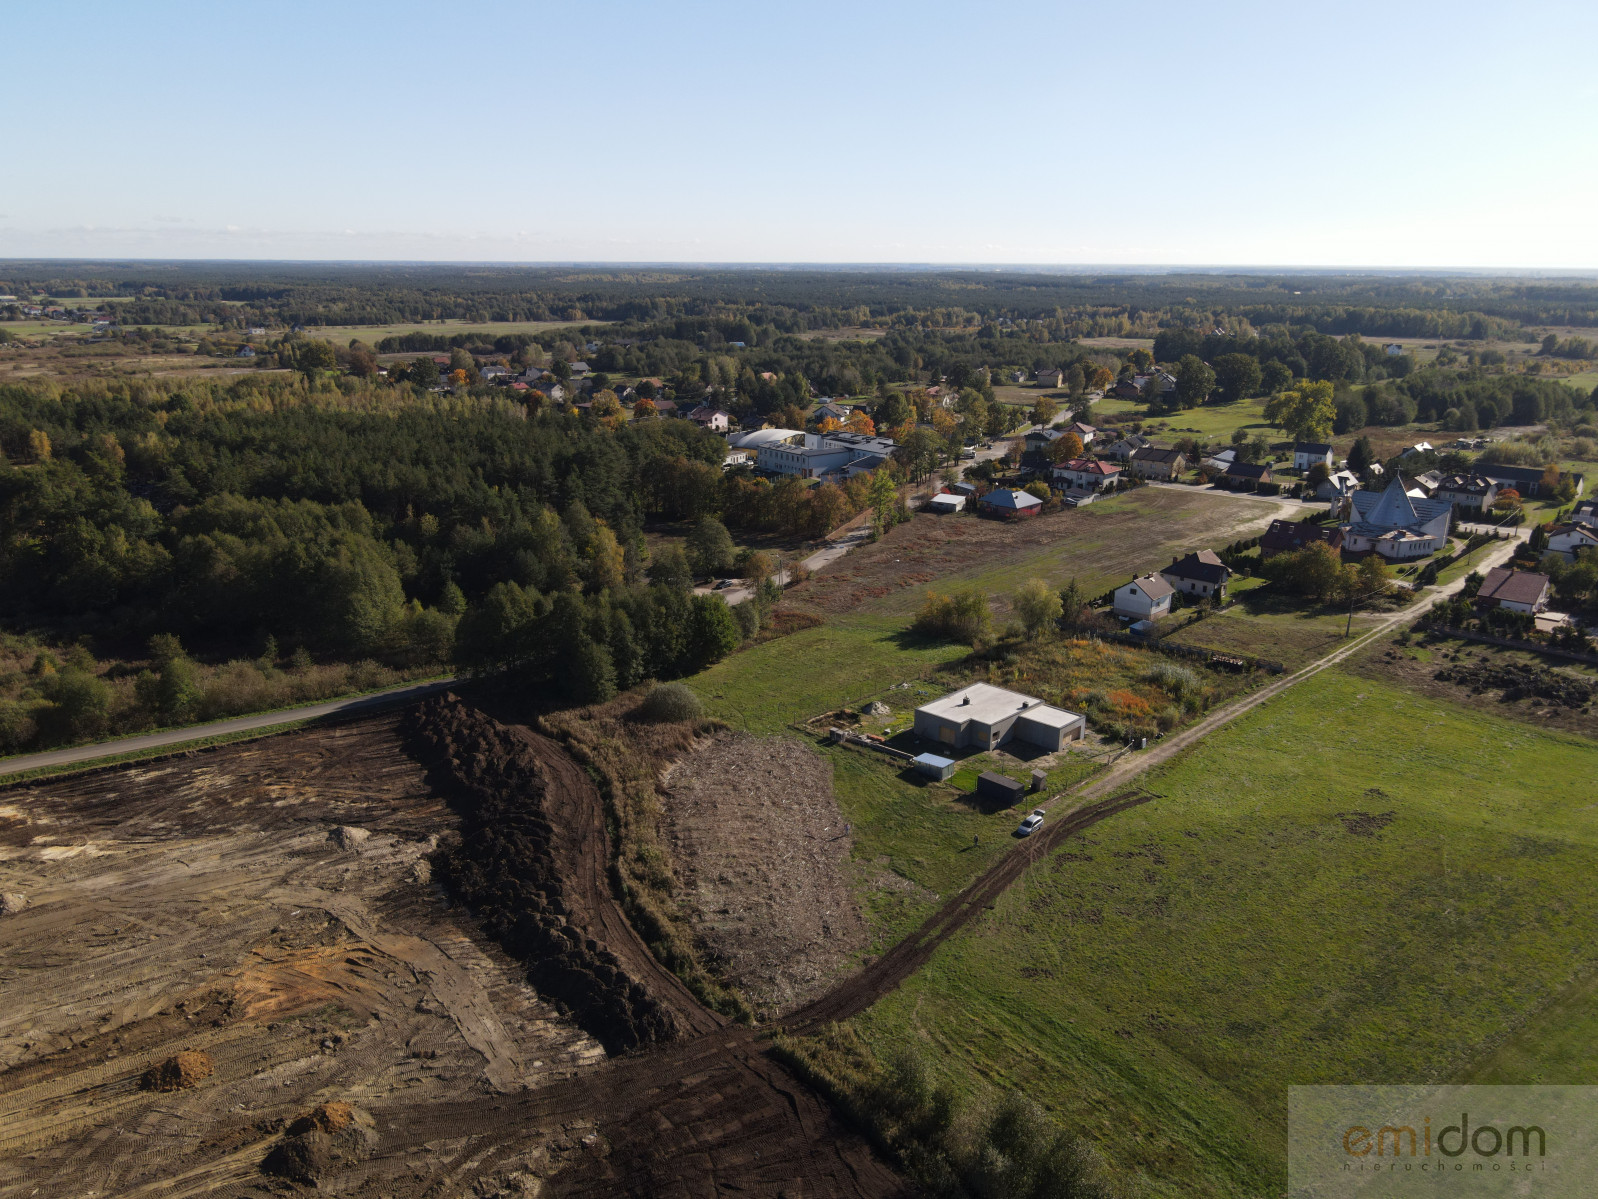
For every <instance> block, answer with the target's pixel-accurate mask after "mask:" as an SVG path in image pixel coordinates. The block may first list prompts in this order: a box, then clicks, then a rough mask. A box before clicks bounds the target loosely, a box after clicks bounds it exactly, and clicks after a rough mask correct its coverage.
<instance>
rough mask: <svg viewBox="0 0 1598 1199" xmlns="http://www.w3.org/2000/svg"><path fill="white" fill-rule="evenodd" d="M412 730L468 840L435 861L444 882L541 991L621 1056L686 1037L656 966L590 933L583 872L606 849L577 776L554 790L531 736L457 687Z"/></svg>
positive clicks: (596, 871)
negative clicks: (589, 822) (583, 816)
mask: <svg viewBox="0 0 1598 1199" xmlns="http://www.w3.org/2000/svg"><path fill="white" fill-rule="evenodd" d="M405 734H406V741H407V746H408V748H409V749H410V751H411V753H412V755H413V756H414V757H416V759H417V760H418V761H420V762H421V763H423V764H424V765H425V766H426V767H427V768H428V777H429V782H430V783H431V784H432V785H433V786H434V788H435V789H436V790H437V791H439V792H440V793H441V794H443V795H444V796H445V797H446V798H447V799H448V800H449V802H450V804H451V806H452V807H454V808H455V810H456V811H457V812H458V814H459V815H460V818H461V833H460V840H459V842H458V843H456V844H454V845H451V846H449V847H448V848H446V849H444V850H442V851H441V852H440V854H439V855H438V857H437V859H436V865H437V867H438V878H439V880H440V881H441V882H442V883H443V884H444V885H445V886H446V887H447V888H448V889H449V890H450V891H452V892H453V893H454V894H455V895H457V896H458V897H460V898H461V899H462V900H463V901H465V903H466V904H467V905H468V906H470V907H471V909H472V910H473V911H474V912H475V914H476V915H477V916H478V918H479V919H480V920H481V921H482V923H483V927H484V929H485V931H486V932H488V933H489V935H491V936H492V937H494V938H495V939H496V940H497V941H499V943H500V944H501V945H502V946H504V947H505V949H506V950H507V951H508V952H509V953H511V954H512V955H513V956H514V957H516V958H517V959H519V960H520V961H522V962H524V963H526V965H527V970H528V978H529V979H530V981H531V982H532V983H533V985H534V986H535V987H536V988H537V989H538V992H539V994H541V995H543V996H545V997H546V998H549V999H551V1000H553V1001H554V1002H555V1003H557V1004H558V1005H560V1006H561V1007H562V1008H563V1009H564V1010H565V1011H566V1012H568V1013H569V1014H570V1015H571V1017H572V1019H573V1020H575V1021H576V1023H577V1024H578V1025H579V1026H580V1027H581V1028H582V1029H583V1030H584V1031H585V1032H588V1033H589V1034H590V1035H592V1036H593V1037H595V1038H597V1039H598V1040H599V1041H600V1043H602V1044H603V1045H604V1046H605V1047H606V1049H608V1050H609V1051H610V1052H612V1053H616V1052H623V1051H626V1050H631V1049H637V1048H639V1047H640V1046H644V1045H650V1044H655V1043H658V1042H663V1041H670V1040H673V1039H675V1038H676V1037H677V1036H678V1035H680V1033H681V1032H682V1031H683V1030H682V1026H681V1024H680V1023H679V1021H678V1019H677V1015H676V1013H675V1012H674V1011H673V1010H672V1008H671V1007H670V1006H668V1005H667V1004H666V1003H663V1002H662V1001H661V999H660V998H659V997H658V996H657V995H656V994H654V993H652V992H651V990H650V988H649V987H647V986H646V985H645V981H646V979H647V978H648V973H652V972H645V971H640V970H639V969H638V968H637V967H638V966H639V965H640V963H639V962H637V961H632V962H628V961H625V960H624V959H623V957H622V956H619V955H618V953H617V952H616V950H615V949H614V948H613V947H612V946H611V945H610V944H608V943H607V942H606V941H602V940H600V939H598V938H596V937H595V936H594V935H593V934H594V933H595V932H596V931H601V932H602V931H603V928H602V926H603V923H604V921H603V920H602V919H601V916H600V913H599V912H597V911H594V910H591V909H592V908H594V907H596V906H597V904H598V897H597V896H595V895H594V894H592V893H591V892H592V888H591V887H587V886H585V884H584V881H583V880H584V879H585V878H594V877H597V878H600V879H602V878H603V876H604V873H605V862H604V860H603V845H602V844H601V845H600V846H599V847H598V853H599V855H600V856H599V858H598V860H597V861H596V860H594V857H595V847H594V846H592V845H586V844H584V843H583V841H582V839H581V838H579V837H578V836H577V835H576V833H577V831H578V830H577V829H576V827H575V824H576V821H575V820H574V819H573V817H574V816H575V815H576V813H575V812H574V809H575V808H576V806H577V804H578V802H579V800H580V798H581V797H579V796H574V795H571V794H569V793H568V792H569V791H570V785H569V780H561V782H562V783H564V784H567V785H562V786H552V780H551V773H550V771H549V770H548V769H547V768H546V765H545V763H543V762H541V761H540V760H539V755H538V754H537V752H536V747H535V745H534V744H533V735H532V734H530V733H528V732H527V731H526V730H524V729H512V728H509V727H507V726H505V725H502V724H500V723H499V722H497V721H495V720H493V719H492V718H490V717H488V716H486V715H484V714H483V713H482V712H479V711H477V710H476V709H475V708H471V707H468V706H467V705H466V704H464V703H462V702H461V701H460V699H458V698H457V697H456V696H454V695H453V694H449V695H444V696H439V697H435V698H434V699H431V700H428V701H427V702H426V703H424V704H421V705H420V706H418V707H417V708H415V709H414V710H413V711H412V712H411V713H410V715H409V716H408V717H407V719H406V722H405ZM592 806H596V807H597V797H596V802H595V803H594V804H593V805H592ZM625 948H630V946H629V947H625ZM630 956H636V955H630Z"/></svg>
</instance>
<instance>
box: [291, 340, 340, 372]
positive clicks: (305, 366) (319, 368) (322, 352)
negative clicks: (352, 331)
mask: <svg viewBox="0 0 1598 1199" xmlns="http://www.w3.org/2000/svg"><path fill="white" fill-rule="evenodd" d="M293 345H294V369H295V370H297V371H299V372H300V374H302V375H304V376H305V377H306V378H307V379H316V378H319V377H320V376H321V375H322V374H323V373H324V372H326V371H330V370H337V369H338V354H337V353H336V352H335V351H334V349H333V343H332V342H330V341H321V340H317V339H314V338H307V339H305V340H304V341H297V342H294V343H293Z"/></svg>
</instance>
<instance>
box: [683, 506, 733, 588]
mask: <svg viewBox="0 0 1598 1199" xmlns="http://www.w3.org/2000/svg"><path fill="white" fill-rule="evenodd" d="M683 548H684V550H685V551H686V552H687V555H688V565H689V566H691V567H692V568H693V571H694V574H695V575H697V576H699V577H700V578H714V577H717V576H720V575H724V574H726V573H727V572H728V571H730V570H731V569H732V564H733V560H734V559H735V558H736V557H737V556H738V547H737V546H735V545H734V544H733V540H732V534H731V533H729V532H727V526H726V525H724V524H722V523H721V521H719V520H717V519H716V518H715V517H714V516H704V517H701V518H700V520H699V523H698V524H696V525H695V526H694V527H693V530H692V531H691V532H690V533H689V534H688V539H687V542H686V543H685V545H684V547H683Z"/></svg>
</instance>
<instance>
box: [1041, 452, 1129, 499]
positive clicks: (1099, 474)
mask: <svg viewBox="0 0 1598 1199" xmlns="http://www.w3.org/2000/svg"><path fill="white" fill-rule="evenodd" d="M1053 475H1054V486H1055V487H1056V488H1058V489H1060V490H1062V491H1063V490H1066V489H1068V488H1075V489H1077V490H1079V491H1103V490H1104V489H1105V488H1106V487H1114V486H1115V484H1116V482H1117V481H1118V480H1119V479H1120V477H1121V468H1120V467H1119V466H1117V465H1116V464H1115V463H1113V462H1105V461H1103V460H1102V459H1099V458H1072V459H1070V460H1068V461H1066V462H1061V463H1058V464H1056V466H1055V468H1054V471H1053Z"/></svg>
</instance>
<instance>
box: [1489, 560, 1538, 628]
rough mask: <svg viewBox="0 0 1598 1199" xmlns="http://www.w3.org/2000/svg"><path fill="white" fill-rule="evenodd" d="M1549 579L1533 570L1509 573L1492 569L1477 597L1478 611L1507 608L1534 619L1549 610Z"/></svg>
mask: <svg viewBox="0 0 1598 1199" xmlns="http://www.w3.org/2000/svg"><path fill="white" fill-rule="evenodd" d="M1549 586H1550V583H1549V579H1548V576H1547V575H1544V574H1538V573H1537V572H1536V571H1534V570H1511V569H1509V568H1508V567H1507V566H1495V567H1493V568H1492V569H1491V570H1489V571H1488V572H1487V577H1486V578H1485V579H1483V580H1482V584H1481V590H1480V591H1478V592H1477V593H1476V606H1477V607H1478V608H1507V609H1508V610H1509V611H1511V612H1529V613H1531V614H1532V615H1534V616H1535V615H1536V614H1537V613H1538V612H1541V611H1542V610H1543V609H1544V608H1546V607H1547V606H1548V591H1549Z"/></svg>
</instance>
